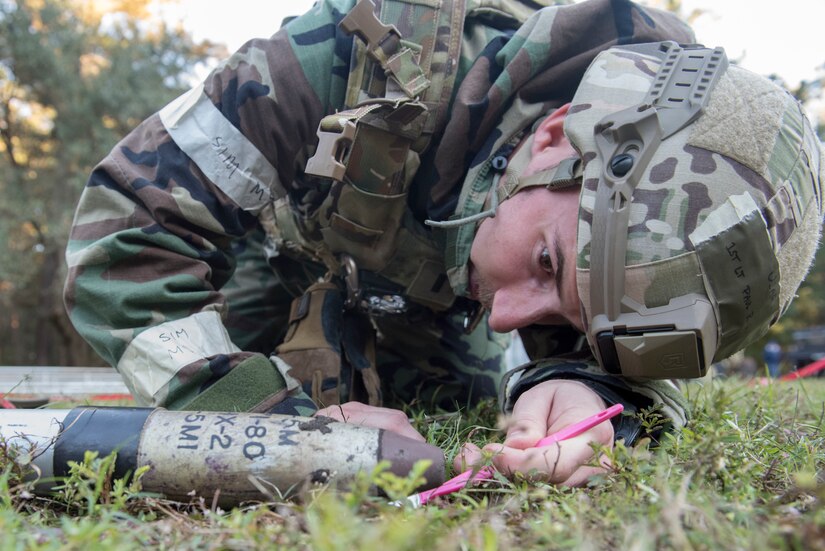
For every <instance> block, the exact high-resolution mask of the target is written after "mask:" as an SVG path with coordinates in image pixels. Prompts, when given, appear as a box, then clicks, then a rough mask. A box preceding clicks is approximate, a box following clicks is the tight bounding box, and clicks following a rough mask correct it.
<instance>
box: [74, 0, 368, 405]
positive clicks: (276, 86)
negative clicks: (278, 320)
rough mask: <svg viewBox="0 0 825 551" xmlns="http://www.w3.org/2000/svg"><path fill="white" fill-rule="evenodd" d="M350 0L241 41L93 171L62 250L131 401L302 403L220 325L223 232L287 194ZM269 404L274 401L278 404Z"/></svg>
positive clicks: (77, 307)
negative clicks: (200, 81) (263, 35)
mask: <svg viewBox="0 0 825 551" xmlns="http://www.w3.org/2000/svg"><path fill="white" fill-rule="evenodd" d="M353 2H354V0H329V1H327V2H322V3H318V4H316V6H315V7H314V8H313V9H312V10H311V11H310V12H309V13H308V14H306V15H304V16H302V17H299V18H297V19H295V20H293V21H291V22H290V23H289V24H288V25H287V26H286V27H285V28H283V29H281V30H280V31H279V32H277V33H276V34H275V35H273V36H272V37H271V38H269V39H257V40H253V41H250V42H248V43H247V44H246V45H244V46H243V47H242V48H241V49H240V50H239V51H238V52H237V53H236V54H234V55H233V56H232V57H230V58H229V59H228V60H227V61H226V62H225V63H223V64H222V65H221V66H220V67H219V68H217V69H216V70H215V71H213V73H212V74H211V75H210V76H209V77H208V78H207V79H206V81H205V82H204V83H203V84H202V85H199V86H196V87H195V88H194V89H193V90H191V91H190V92H188V93H186V94H184V95H183V96H182V97H180V98H178V99H177V100H175V101H173V102H172V103H170V104H169V105H168V106H166V107H164V108H163V109H162V110H161V111H160V112H159V113H157V114H155V115H153V116H152V117H150V118H149V119H147V120H146V121H144V122H143V123H142V124H141V125H140V126H138V127H137V128H136V129H135V130H134V131H133V132H131V133H130V134H129V135H128V136H127V137H126V138H125V139H124V140H123V141H121V142H120V143H119V144H117V145H116V146H115V148H114V149H113V150H112V152H111V153H110V154H109V155H108V156H107V157H106V158H105V159H104V160H103V161H102V162H101V163H100V164H99V165H98V166H97V167H96V168H95V170H94V172H93V173H92V175H91V177H90V179H89V181H88V183H87V186H86V188H85V189H84V192H83V194H82V197H81V199H80V203H79V206H78V208H77V211H76V214H75V220H74V224H73V227H72V230H71V234H70V238H69V244H68V248H67V253H66V254H67V261H68V264H69V275H68V279H67V282H66V288H65V302H66V306H67V309H68V311H69V315H70V317H71V320H72V322H73V323H74V325H75V327H76V328H77V329H78V331H79V332H80V333H81V334H82V335H83V336H84V337H85V338H86V340H88V341H89V342H90V343H91V345H92V346H93V347H94V348H95V350H96V351H97V352H98V353H99V354H100V355H101V356H102V357H103V358H104V359H106V360H107V361H108V362H109V363H110V364H111V365H113V366H114V367H115V368H116V369H117V370H118V371H119V372H120V373H121V375H122V376H123V378H124V380H125V382H126V384H127V386H128V387H129V388H130V390H131V391H132V393H133V395H134V396H135V399H136V401H137V402H138V403H139V404H146V405H154V406H166V407H171V408H187V409H213V410H217V409H227V410H258V411H264V410H272V409H273V406H274V407H275V409H274V411H281V412H291V413H303V414H306V413H308V412H310V411H311V409H312V403H311V401H309V400H308V399H306V396H305V395H304V394H303V393H302V392H300V387H299V386H297V384H296V383H295V381H290V382H287V381H288V380H289V378H288V377H285V376H283V375H282V374H281V370H283V368H282V369H281V370H279V369H278V367H277V363H276V362H274V361H271V360H270V359H269V358H267V357H265V356H263V355H261V354H257V353H252V352H245V351H243V350H240V349H239V348H238V347H237V346H236V345H235V344H233V342H232V341H231V339H230V338H229V335H228V332H227V330H226V328H225V327H224V324H223V317H224V316H225V313H226V301H225V298H224V296H223V295H222V294H221V287H222V286H223V285H224V284H225V283H226V282H227V280H228V279H229V278H230V276H231V275H232V273H233V270H234V266H235V262H234V257H233V255H232V252H231V249H232V247H231V245H232V243H233V241H234V240H236V239H239V238H242V237H243V236H244V235H246V234H247V233H249V232H250V231H251V230H252V229H253V228H256V227H257V226H258V218H257V217H258V215H259V213H260V212H261V210H262V209H264V208H265V207H266V206H267V205H268V204H269V203H270V202H272V201H274V200H277V199H280V198H283V197H284V196H285V195H286V194H287V193H291V192H293V191H295V188H294V182H295V176H296V172H297V171H298V170H300V167H301V166H303V165H302V164H301V160H302V159H305V158H306V155H307V153H308V148H310V147H312V144H314V143H315V130H316V128H317V125H318V121H319V120H320V119H321V118H322V116H324V115H325V114H326V113H327V112H330V110H332V109H334V107H335V105H336V104H337V102H339V101H340V96H341V95H342V94H343V90H344V87H345V83H346V76H347V73H348V71H347V67H348V63H349V51H350V49H351V39H350V38H348V37H342V36H341V34H340V31H339V30H338V27H337V23H338V22H339V21H340V19H341V17H342V16H343V14H345V13H346V12H347V11H348V10H349V9H350V8H351V6H352V4H353ZM276 404H277V405H276Z"/></svg>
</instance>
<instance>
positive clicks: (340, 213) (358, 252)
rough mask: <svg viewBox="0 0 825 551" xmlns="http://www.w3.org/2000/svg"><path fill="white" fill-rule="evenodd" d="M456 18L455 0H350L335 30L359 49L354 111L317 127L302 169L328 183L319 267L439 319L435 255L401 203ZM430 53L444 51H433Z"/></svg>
mask: <svg viewBox="0 0 825 551" xmlns="http://www.w3.org/2000/svg"><path fill="white" fill-rule="evenodd" d="M463 10H464V2H463V1H460V0H455V1H454V0H382V1H379V7H378V8H377V7H376V5H375V4H374V3H373V1H372V0H359V2H358V3H357V4H356V6H355V7H354V8H353V9H352V10H351V11H350V12H349V14H347V15H346V16H345V17H344V19H343V20H342V21H341V23H340V26H341V28H342V29H343V30H344V31H346V32H348V33H351V34H354V35H355V36H356V37H358V39H359V40H356V42H355V48H354V51H355V54H354V60H353V62H352V67H353V69H352V70H351V72H350V78H349V83H348V93H347V98H348V101H351V100H354V99H357V101H358V103H357V105H355V106H354V107H352V108H350V109H345V110H343V111H340V112H338V113H335V114H331V115H328V116H326V117H324V119H322V120H321V123H320V125H319V128H318V147H317V149H316V152H315V154H314V156H313V157H312V158H310V159H309V161H308V163H307V166H306V168H305V172H306V174H308V175H312V176H316V177H320V178H323V179H326V180H330V181H331V182H332V183H331V184H330V187H329V192H328V194H327V196H326V199H325V200H324V201H323V203H322V204H321V206H320V207H319V208H318V209H317V210H316V211H315V212H314V213H313V215H312V216H314V218H315V224H313V225H315V226H316V227H318V228H320V234H321V236H322V237H323V240H322V243H321V244H320V245H321V246H322V247H323V248H325V249H327V250H328V251H329V253H330V254H329V255H328V257H332V258H336V259H339V262H337V264H338V266H340V264H341V263H340V259H342V258H344V257H346V258H348V259H350V260H349V261H348V262H349V263H350V264H351V263H352V262H354V263H355V265H357V268H358V269H359V270H364V271H369V272H372V273H374V274H377V275H379V276H380V277H382V278H385V279H386V280H387V281H389V282H391V283H393V284H395V285H397V286H399V287H400V288H402V289H403V290H404V294H406V295H407V296H408V297H410V298H412V299H414V300H416V301H417V302H419V303H422V304H425V305H427V306H430V307H433V308H435V309H439V310H443V309H446V308H449V307H450V305H452V303H453V301H454V299H455V297H454V296H453V293H452V290H451V288H450V286H449V283H448V282H447V279H446V277H445V276H444V273H445V270H444V266H443V260H442V258H441V253H440V251H439V249H438V248H437V246H436V245H435V243H434V242H433V241H432V240H431V239H430V237H429V235H428V233H427V232H426V231H425V230H423V227H421V226H420V225H417V224H418V223H417V222H415V220H413V219H412V216H411V215H410V213H409V211H408V207H407V195H408V193H409V188H410V185H411V182H412V179H413V176H414V175H415V172H416V171H417V169H418V165H419V156H418V154H419V153H420V152H421V151H423V150H424V149H425V148H426V146H427V144H428V142H429V136H431V135H432V133H433V132H434V131H435V130H436V128H437V127H438V125H439V124H440V122H439V116H440V114H442V113H443V110H444V108H446V103H447V100H448V98H449V96H450V94H451V93H452V85H453V83H454V80H455V74H454V73H455V66H454V64H453V60H454V59H456V58H457V56H458V54H459V47H460V34H461V28H462V25H463ZM377 11H378V14H377ZM396 24H397V26H396ZM399 27H400V28H401V30H399ZM402 32H403V35H404V36H402ZM437 44H446V45H448V47H447V48H446V49H444V50H441V49H439V51H436V45H437ZM442 58H444V59H442ZM434 67H438V71H433V68H434ZM416 225H417V226H416ZM414 226H415V227H414ZM328 268H330V270H331V271H334V268H335V266H328Z"/></svg>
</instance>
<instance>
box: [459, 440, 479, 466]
mask: <svg viewBox="0 0 825 551" xmlns="http://www.w3.org/2000/svg"><path fill="white" fill-rule="evenodd" d="M482 459H483V456H482V454H481V448H479V447H478V446H476V445H475V444H473V443H471V442H466V443H465V444H464V445H463V446H462V447H461V451H459V452H458V453H457V454H456V456H455V458H454V459H453V469H455V470H456V471H457V472H464V471H466V470H467V469H470V468H472V467H473V466H474V465H476V464H478V463H480V462H481V460H482Z"/></svg>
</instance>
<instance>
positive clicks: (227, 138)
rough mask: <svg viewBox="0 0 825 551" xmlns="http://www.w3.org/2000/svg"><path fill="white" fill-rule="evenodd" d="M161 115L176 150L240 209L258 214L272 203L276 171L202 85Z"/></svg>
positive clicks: (181, 97) (172, 103)
mask: <svg viewBox="0 0 825 551" xmlns="http://www.w3.org/2000/svg"><path fill="white" fill-rule="evenodd" d="M159 115H160V120H161V122H163V125H164V126H165V127H166V131H167V132H169V135H170V136H172V139H173V140H175V143H176V144H178V147H180V148H181V150H182V151H183V152H184V153H186V154H187V155H188V156H189V158H191V159H192V161H194V163H195V164H196V165H198V168H200V169H201V170H202V171H203V173H204V174H205V175H206V177H207V178H209V179H210V180H211V181H212V182H213V183H214V184H215V185H216V186H218V187H219V188H220V189H221V191H223V192H224V193H226V195H228V196H229V197H230V198H231V199H232V200H233V201H235V202H236V203H237V204H238V205H239V206H240V207H241V208H242V209H244V210H247V211H250V212H252V213H255V214H257V213H258V212H259V211H260V210H261V209H262V208H263V207H264V206H265V205H266V204H267V203H268V202H269V201H270V186H271V185H272V184H273V183H274V182H275V181H276V179H277V173H276V171H275V168H274V167H273V166H272V164H270V162H269V161H267V159H266V158H265V157H264V156H263V154H262V153H261V152H260V151H259V150H258V148H257V147H255V146H254V145H253V144H252V142H250V141H249V140H248V139H247V138H246V137H245V136H244V135H243V134H242V133H241V132H240V131H239V130H238V129H237V128H235V127H234V126H233V125H232V123H230V122H229V121H228V120H227V119H226V117H224V116H223V114H222V113H221V112H220V111H219V110H218V108H217V107H215V105H214V104H213V103H212V100H210V99H209V97H208V96H207V95H206V94H205V93H204V91H203V84H201V85H199V86H197V87H195V88H193V89H192V90H190V91H189V92H187V93H185V94H183V95H182V96H180V97H179V98H177V99H176V100H174V101H172V102H171V103H170V104H169V105H167V106H166V107H164V108H163V109H161V110H160V113H159Z"/></svg>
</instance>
